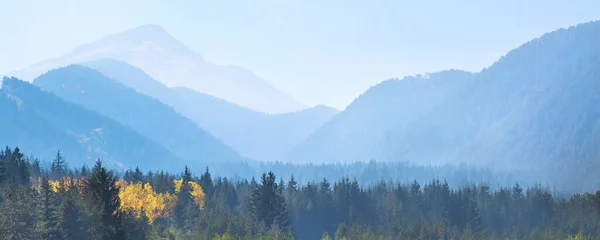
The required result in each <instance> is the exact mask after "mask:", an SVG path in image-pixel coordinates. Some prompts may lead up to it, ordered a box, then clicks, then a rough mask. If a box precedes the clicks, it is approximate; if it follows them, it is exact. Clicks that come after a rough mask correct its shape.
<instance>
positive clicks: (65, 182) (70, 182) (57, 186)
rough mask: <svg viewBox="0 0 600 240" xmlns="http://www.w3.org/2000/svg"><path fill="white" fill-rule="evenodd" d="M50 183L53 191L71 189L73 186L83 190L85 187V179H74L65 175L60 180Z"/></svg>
mask: <svg viewBox="0 0 600 240" xmlns="http://www.w3.org/2000/svg"><path fill="white" fill-rule="evenodd" d="M48 183H49V184H50V189H52V191H53V192H58V191H65V192H66V191H69V190H70V189H71V188H76V189H78V190H79V191H82V190H83V187H84V184H85V183H84V179H83V178H82V179H77V178H75V179H72V178H71V177H63V178H61V179H60V180H57V181H52V180H50V181H48Z"/></svg>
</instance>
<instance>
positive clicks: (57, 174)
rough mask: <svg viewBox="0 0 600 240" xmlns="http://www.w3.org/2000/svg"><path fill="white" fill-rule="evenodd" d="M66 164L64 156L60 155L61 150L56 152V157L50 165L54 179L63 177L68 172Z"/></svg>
mask: <svg viewBox="0 0 600 240" xmlns="http://www.w3.org/2000/svg"><path fill="white" fill-rule="evenodd" d="M66 170H67V169H66V166H65V160H64V159H63V156H62V155H60V151H58V152H56V157H54V159H53V160H52V165H51V166H50V174H51V176H52V179H53V180H58V179H60V178H62V177H63V176H64V175H65V174H66Z"/></svg>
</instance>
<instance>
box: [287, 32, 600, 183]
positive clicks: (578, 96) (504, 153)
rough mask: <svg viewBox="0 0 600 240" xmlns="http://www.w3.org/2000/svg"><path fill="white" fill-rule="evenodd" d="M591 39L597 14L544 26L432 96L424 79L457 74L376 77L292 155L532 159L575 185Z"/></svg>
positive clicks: (594, 161) (584, 132)
mask: <svg viewBox="0 0 600 240" xmlns="http://www.w3.org/2000/svg"><path fill="white" fill-rule="evenodd" d="M599 42H600V22H591V23H586V24H580V25H578V26H576V27H571V28H569V29H561V30H558V31H555V32H552V33H548V34H545V35H544V36H542V37H540V38H538V39H534V40H532V41H530V42H528V43H526V44H524V45H522V46H521V47H519V48H517V49H515V50H513V51H510V52H509V53H508V54H507V55H506V56H505V57H503V58H501V59H500V60H498V61H497V62H496V63H494V64H493V65H492V66H490V67H489V68H487V69H484V70H483V71H482V72H480V73H477V74H475V75H473V76H472V77H470V79H469V78H467V79H469V80H467V81H466V83H467V84H466V85H464V86H462V87H456V88H454V87H450V86H454V85H449V86H448V87H446V88H442V89H446V90H448V91H446V92H447V93H448V94H447V96H448V97H446V98H437V97H439V96H442V95H444V94H440V93H439V92H438V91H439V90H440V88H433V85H431V83H433V82H437V83H456V82H457V81H456V80H449V78H448V76H445V77H444V75H439V76H435V75H433V76H430V77H429V78H420V79H412V80H411V79H407V80H408V81H407V80H403V81H388V82H385V83H382V84H380V85H378V86H376V87H373V88H372V89H370V90H368V91H367V92H366V93H365V94H363V95H362V96H361V97H359V98H358V99H357V100H356V101H355V102H354V103H353V104H352V105H351V106H350V107H348V109H347V110H345V111H344V112H342V113H340V114H338V116H336V117H334V118H333V119H332V120H331V121H330V122H329V123H327V124H325V125H324V126H323V127H322V128H321V129H319V130H318V131H317V132H316V133H315V134H314V135H313V136H311V137H310V138H309V139H308V140H307V141H306V142H305V143H304V144H303V145H302V146H301V147H299V148H298V149H296V151H295V152H294V154H297V155H292V156H295V157H296V158H295V160H308V161H353V160H365V159H366V158H376V159H378V160H385V161H404V160H407V161H412V162H416V163H421V164H428V163H445V162H451V163H460V162H466V163H470V164H482V165H486V166H492V167H499V168H519V169H530V168H534V169H538V170H540V169H542V170H541V171H542V172H546V173H547V174H549V175H551V176H554V177H558V176H561V177H564V178H566V179H571V180H572V179H577V181H579V182H584V183H585V184H581V187H582V189H583V188H585V187H586V186H587V187H590V186H596V185H597V184H600V179H599V178H598V176H597V173H598V171H600V161H599V159H600V105H598V103H599V102H600V44H598V43H599ZM454 75H456V74H454ZM456 76H458V75H456ZM436 79H438V80H436ZM459 79H460V78H459ZM460 82H465V81H464V80H463V81H460ZM459 85H460V84H459ZM425 86H428V87H425ZM392 96H395V97H397V101H396V102H394V101H393V98H392ZM436 96H437V97H436ZM432 97H433V98H432ZM436 99H438V100H439V101H438V100H436ZM359 106H362V107H359ZM381 132H385V133H383V134H382V133H381ZM327 143H333V144H327ZM298 155H299V156H300V157H298ZM567 182H568V181H566V182H565V184H567ZM584 185H586V186H584Z"/></svg>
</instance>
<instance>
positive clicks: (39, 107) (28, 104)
mask: <svg viewBox="0 0 600 240" xmlns="http://www.w3.org/2000/svg"><path fill="white" fill-rule="evenodd" d="M0 105H1V106H0V109H2V114H0V129H1V131H2V134H0V141H1V142H3V143H5V144H15V145H17V144H19V146H23V147H24V148H26V149H27V150H26V151H25V152H24V153H25V154H29V153H36V156H44V157H49V156H53V155H54V154H56V151H58V150H61V151H63V153H64V154H65V155H67V156H68V160H69V161H68V162H69V164H71V165H73V166H80V165H82V164H88V165H91V164H93V163H94V161H95V160H96V159H98V158H102V159H104V161H105V163H107V164H109V165H110V166H111V167H117V168H120V167H129V166H136V165H142V164H143V165H144V166H145V167H147V168H148V169H159V168H160V169H170V165H171V164H178V165H180V164H183V161H182V160H181V159H180V158H178V157H176V156H174V155H173V154H172V153H171V152H170V151H168V150H167V149H165V148H163V147H162V146H160V145H158V144H156V143H155V142H153V141H150V140H148V139H147V138H145V137H143V136H141V135H139V134H138V133H137V132H135V131H133V130H132V129H130V128H128V127H125V126H123V125H121V124H120V123H118V122H116V121H115V120H113V119H110V118H107V117H105V116H102V115H100V114H97V113H95V112H92V111H90V110H87V109H85V108H83V107H81V106H79V105H75V104H72V103H68V102H66V101H64V100H62V99H60V98H58V97H56V96H55V95H53V94H51V93H47V92H44V91H42V90H40V89H39V88H37V87H35V86H33V85H31V84H29V83H26V82H23V81H21V80H18V79H16V78H4V79H3V80H2V88H1V91H0Z"/></svg>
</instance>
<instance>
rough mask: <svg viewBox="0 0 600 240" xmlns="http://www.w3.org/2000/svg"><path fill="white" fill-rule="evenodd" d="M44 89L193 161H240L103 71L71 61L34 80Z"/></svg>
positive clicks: (170, 110)
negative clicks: (68, 64)
mask: <svg viewBox="0 0 600 240" xmlns="http://www.w3.org/2000/svg"><path fill="white" fill-rule="evenodd" d="M33 84H34V85H36V86H39V87H40V88H41V89H43V90H46V91H49V92H52V93H54V94H56V95H57V96H59V97H61V98H63V99H65V100H67V101H70V102H73V103H75V104H79V105H81V106H84V107H86V108H88V109H90V110H92V111H96V112H98V113H100V114H103V115H105V116H108V117H110V118H112V119H115V120H117V121H119V122H120V123H122V124H123V125H126V126H128V127H130V128H131V129H133V130H135V131H137V132H138V133H140V134H142V135H143V136H145V137H147V138H148V139H151V140H153V141H155V142H156V143H159V144H161V145H162V146H163V147H165V148H166V149H169V150H170V151H172V152H173V153H174V154H176V155H177V156H179V157H181V158H183V159H186V160H188V163H189V164H190V165H193V163H194V162H199V161H202V162H204V163H205V164H206V163H207V162H221V163H225V162H241V161H243V159H242V157H240V156H239V155H238V154H237V153H236V152H235V151H234V150H232V149H231V148H229V147H228V146H226V145H225V144H223V143H222V142H220V141H219V140H218V139H216V138H215V137H213V136H212V135H210V134H209V133H207V132H206V131H204V130H203V129H201V128H199V127H198V126H197V125H196V124H195V123H194V122H192V121H191V120H189V119H188V118H185V117H183V116H181V115H180V114H178V113H177V112H175V110H173V108H171V107H169V106H167V105H165V104H163V103H161V102H160V101H158V100H156V99H152V98H151V97H148V96H146V95H143V94H140V93H137V92H136V91H135V90H133V89H130V88H128V87H126V86H123V85H121V84H119V83H117V82H116V81H115V80H113V79H110V78H108V77H106V76H104V75H102V74H101V73H99V72H97V71H95V70H93V69H90V68H87V67H84V66H79V65H71V66H68V67H64V68H59V69H55V70H52V71H49V72H48V73H45V74H43V75H41V76H39V77H38V78H36V79H35V80H34V81H33Z"/></svg>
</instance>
